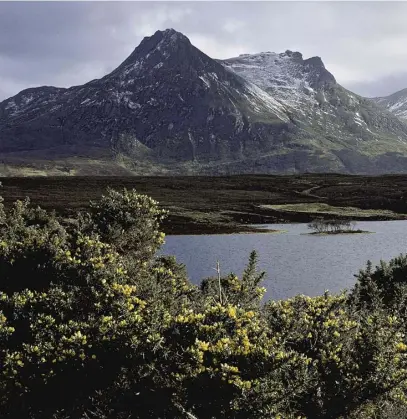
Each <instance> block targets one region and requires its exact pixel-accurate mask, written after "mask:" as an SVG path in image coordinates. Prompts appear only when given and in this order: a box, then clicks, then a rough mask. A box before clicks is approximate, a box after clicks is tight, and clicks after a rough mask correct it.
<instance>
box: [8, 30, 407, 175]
mask: <svg viewBox="0 0 407 419" xmlns="http://www.w3.org/2000/svg"><path fill="white" fill-rule="evenodd" d="M406 156H407V126H406V125H405V124H404V123H403V122H402V121H401V120H400V119H398V118H397V117H395V116H394V115H393V114H391V113H390V112H388V111H387V110H384V109H382V108H381V107H380V106H378V105H377V104H375V103H373V102H372V101H370V100H368V99H364V98H361V97H360V96H357V95H355V94H353V93H351V92H349V91H347V90H346V89H344V88H343V87H341V86H340V85H339V84H338V83H337V82H336V80H335V78H334V76H333V75H332V74H331V73H329V71H328V70H327V69H326V68H325V66H324V64H323V62H322V60H321V59H320V58H319V57H312V58H309V59H306V60H304V59H303V57H302V55H301V54H300V53H299V52H292V51H286V52H285V53H281V54H276V53H271V52H265V53H260V54H253V55H250V54H245V55H241V56H239V57H236V58H231V59H227V60H214V59H212V58H210V57H208V56H207V55H205V54H204V53H202V52H201V51H200V50H198V49H197V48H195V47H194V46H193V45H192V44H191V42H190V41H189V39H188V38H187V37H186V36H184V35H183V34H181V33H179V32H176V31H175V30H173V29H168V30H165V31H157V32H156V33H155V34H154V35H153V36H151V37H146V38H144V39H143V40H142V42H141V43H140V45H139V46H138V47H137V48H136V49H135V50H134V51H133V53H132V54H131V55H130V56H129V57H128V58H127V59H126V60H125V61H124V62H123V63H122V64H121V65H119V67H117V68H116V69H115V70H114V71H112V72H111V73H110V74H108V75H106V76H105V77H103V78H101V79H97V80H92V81H90V82H89V83H86V84H84V85H82V86H74V87H71V88H68V89H62V88H56V87H48V86H47V87H38V88H33V89H27V90H24V91H22V92H20V93H19V94H17V95H16V96H14V97H12V98H9V99H7V100H5V101H3V102H1V103H0V173H3V174H14V173H15V172H13V170H15V169H14V168H15V167H23V168H24V170H25V171H24V172H23V173H29V174H32V173H36V172H39V173H42V174H47V173H53V174H57V173H59V172H63V173H71V174H113V173H121V174H134V173H136V174H151V173H156V174H161V173H174V174H177V173H178V174H179V173H182V174H193V173H197V174H221V173H253V172H259V173H280V172H281V173H290V172H305V171H315V172H329V171H336V172H347V173H381V172H403V171H407V160H406ZM18 173H19V174H20V172H18Z"/></svg>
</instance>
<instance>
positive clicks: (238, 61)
mask: <svg viewBox="0 0 407 419" xmlns="http://www.w3.org/2000/svg"><path fill="white" fill-rule="evenodd" d="M221 62H222V63H223V65H224V66H225V68H227V69H229V70H230V71H233V72H234V73H236V74H238V75H240V76H241V77H243V78H245V79H246V80H249V81H250V82H252V83H254V84H256V85H257V86H259V87H260V88H261V89H262V90H264V91H265V92H267V93H268V94H269V95H271V96H272V97H273V98H274V99H275V100H276V101H277V102H279V103H281V105H282V106H284V108H285V109H286V112H287V113H288V114H289V115H290V116H291V118H292V119H293V120H296V121H297V122H298V123H299V124H300V126H301V127H303V128H304V129H306V130H308V131H309V130H310V129H311V130H312V132H314V133H316V134H317V135H318V136H319V135H322V136H324V137H325V138H327V137H334V138H336V139H337V141H338V143H340V142H341V141H346V142H349V143H350V144H353V143H359V144H360V145H363V143H364V142H365V141H366V140H369V139H372V137H376V138H375V142H380V137H382V139H385V138H387V137H388V134H389V131H390V133H392V134H393V135H395V136H396V138H397V141H399V142H400V141H401V142H407V135H406V133H405V129H404V128H403V126H402V124H401V123H400V121H397V120H395V119H394V118H392V117H391V116H390V115H389V114H387V113H385V112H384V113H383V111H381V110H380V109H379V108H378V107H377V106H375V105H374V104H372V102H370V101H368V100H366V99H364V98H362V97H360V96H358V95H356V94H354V93H352V92H349V91H348V90H346V89H344V88H343V87H342V86H340V85H339V84H337V82H336V80H335V77H334V76H333V75H332V74H331V73H330V72H329V71H328V70H327V69H326V68H325V65H324V64H323V62H322V60H321V58H320V57H311V58H309V59H305V60H304V59H303V56H302V54H301V53H300V52H293V51H289V50H287V51H286V52H284V53H279V54H277V53H274V52H262V53H258V54H242V55H240V56H239V57H235V58H230V59H227V60H222V61H221ZM386 141H387V140H386ZM384 147H386V145H385V144H384Z"/></svg>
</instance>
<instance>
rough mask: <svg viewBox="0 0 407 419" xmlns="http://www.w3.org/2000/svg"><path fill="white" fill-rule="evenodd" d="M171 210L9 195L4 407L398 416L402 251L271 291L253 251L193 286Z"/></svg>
mask: <svg viewBox="0 0 407 419" xmlns="http://www.w3.org/2000/svg"><path fill="white" fill-rule="evenodd" d="M165 216H166V212H165V211H163V210H162V209H160V208H159V207H158V205H157V202H156V201H155V200H153V199H152V198H149V197H148V196H146V195H140V194H138V193H136V192H135V191H134V190H126V189H123V190H122V191H121V192H117V191H115V190H112V189H109V190H108V191H107V193H105V195H103V196H102V197H101V198H100V199H99V200H95V201H94V202H92V203H91V204H90V205H89V206H88V210H86V211H84V210H80V211H78V212H77V213H76V214H75V215H74V214H71V218H70V219H69V220H67V219H66V218H61V217H59V216H58V215H57V214H56V213H53V212H50V211H47V210H44V209H41V208H39V207H35V206H32V205H31V204H30V202H29V201H28V200H25V201H15V202H14V203H13V204H10V205H8V206H7V207H4V206H3V205H2V204H1V203H0V272H1V282H0V284H1V287H0V365H1V373H0V416H1V417H2V418H5V419H21V418H29V419H48V418H53V419H68V418H69V419H80V418H81V419H82V418H85V419H88V418H89V419H90V418H95V419H107V418H112V419H113V418H119V419H130V418H140V419H141V418H185V419H187V418H199V419H201V418H232V419H233V418H236V419H240V418H241V419H243V418H247V417H250V418H298V417H302V418H372V417H380V418H389V419H390V418H393V417H396V416H397V417H400V415H401V414H405V413H406V412H407V398H406V390H407V338H406V329H407V317H406V308H407V280H406V278H407V257H405V256H400V257H398V258H396V259H395V260H393V261H391V262H390V263H389V264H386V263H384V262H383V263H382V264H381V265H380V266H378V267H377V268H376V269H373V268H372V266H371V265H370V264H368V266H367V269H366V270H364V271H361V272H360V273H359V275H358V281H357V284H356V286H355V288H354V289H353V290H352V291H351V292H350V293H346V292H344V293H342V294H340V295H329V294H325V295H322V296H318V297H314V298H311V297H305V296H297V297H295V298H292V299H289V300H285V301H269V302H267V303H265V304H262V303H261V298H262V295H263V294H264V292H265V289H264V288H262V287H261V285H262V281H263V279H264V274H263V273H261V272H258V271H257V269H256V261H257V257H256V253H255V252H253V253H252V254H251V255H250V258H249V262H248V265H247V268H246V270H245V272H244V273H243V275H242V277H241V278H238V277H236V276H235V275H234V274H229V275H227V276H225V277H220V276H219V277H216V278H207V279H205V280H203V281H202V283H201V284H200V285H199V286H194V285H192V284H191V283H190V282H189V281H188V278H187V276H186V272H185V269H184V267H183V266H182V265H180V264H178V263H177V262H176V261H175V259H174V258H173V257H170V256H161V257H157V256H155V255H156V251H157V249H158V248H159V246H160V245H161V243H162V242H163V240H164V235H163V234H162V233H161V232H160V223H161V222H162V220H163V218H164V217H165Z"/></svg>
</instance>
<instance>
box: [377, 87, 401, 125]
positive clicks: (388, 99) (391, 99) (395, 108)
mask: <svg viewBox="0 0 407 419" xmlns="http://www.w3.org/2000/svg"><path fill="white" fill-rule="evenodd" d="M372 100H373V101H374V102H376V103H377V104H378V105H379V106H382V107H383V108H385V109H387V110H388V111H390V112H392V113H393V114H394V115H396V116H398V117H399V118H401V119H404V120H407V89H403V90H400V91H398V92H396V93H393V94H392V95H389V96H385V97H376V98H373V99H372Z"/></svg>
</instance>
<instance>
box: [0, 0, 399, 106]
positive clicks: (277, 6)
mask: <svg viewBox="0 0 407 419" xmlns="http://www.w3.org/2000/svg"><path fill="white" fill-rule="evenodd" d="M406 21H407V3H403V2H395V3H392V2H372V3H370V2H258V3H257V2H235V3H233V2H167V3H162V2H38V3H37V2H0V100H2V99H4V98H6V97H8V96H11V95H14V94H16V93H18V91H19V90H21V89H23V88H26V87H32V86H37V85H44V84H47V85H57V86H70V85H74V84H80V83H84V82H86V81H89V80H91V79H94V78H98V77H101V76H103V75H104V74H106V73H107V72H109V71H111V70H112V69H113V68H115V67H116V66H118V65H119V64H120V63H121V62H122V61H123V60H124V59H125V58H126V57H127V56H128V55H129V54H130V53H131V51H132V50H133V49H134V48H135V47H136V46H137V45H138V44H139V43H140V41H141V40H142V38H143V37H144V36H148V35H151V34H152V33H153V32H154V31H155V30H157V29H165V28H168V27H173V28H175V29H177V30H179V31H181V32H183V33H185V34H186V35H187V36H188V37H189V38H190V39H191V41H192V42H193V43H194V44H195V45H196V46H197V47H198V48H200V49H202V50H203V51H204V52H205V53H207V54H208V55H210V56H212V57H214V58H227V57H228V56H231V55H238V54H240V53H245V52H247V53H253V52H259V51H276V52H280V51H285V50H286V49H291V50H298V51H300V52H302V53H303V55H304V56H305V57H309V56H313V55H318V56H321V57H322V59H323V61H324V63H325V65H326V67H327V68H328V69H329V70H330V71H332V73H333V74H334V75H335V77H336V78H337V80H338V81H339V82H340V83H341V84H343V85H344V86H345V87H347V88H349V89H351V90H353V91H355V92H356V93H360V94H362V95H366V96H379V95H384V94H388V93H391V92H394V91H396V90H399V89H402V88H405V87H407V49H406V48H405V46H404V45H406V43H407V27H406V25H405V22H406Z"/></svg>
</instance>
